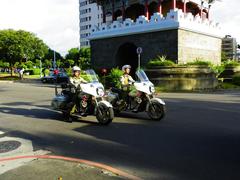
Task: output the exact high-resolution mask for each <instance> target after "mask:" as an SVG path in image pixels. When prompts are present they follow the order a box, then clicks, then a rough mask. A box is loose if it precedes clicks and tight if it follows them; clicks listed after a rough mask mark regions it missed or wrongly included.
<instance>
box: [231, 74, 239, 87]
mask: <svg viewBox="0 0 240 180" xmlns="http://www.w3.org/2000/svg"><path fill="white" fill-rule="evenodd" d="M232 82H233V84H235V85H238V86H240V75H237V76H234V77H233V79H232Z"/></svg>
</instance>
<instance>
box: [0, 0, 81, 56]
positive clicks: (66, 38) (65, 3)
mask: <svg viewBox="0 0 240 180" xmlns="http://www.w3.org/2000/svg"><path fill="white" fill-rule="evenodd" d="M78 8H79V5H78V0H21V1H19V0H1V1H0V29H8V28H12V29H24V30H26V31H31V32H33V33H35V34H36V35H37V36H38V37H39V38H41V39H43V40H44V41H45V43H46V44H47V45H48V46H50V48H52V49H55V50H57V51H59V52H60V53H61V54H66V52H67V50H68V49H70V48H72V47H78V46H79V19H78V17H79V16H78Z"/></svg>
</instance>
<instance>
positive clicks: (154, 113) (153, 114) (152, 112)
mask: <svg viewBox="0 0 240 180" xmlns="http://www.w3.org/2000/svg"><path fill="white" fill-rule="evenodd" d="M147 113H148V116H149V117H150V118H151V119H152V120H156V121H160V120H162V119H163V118H164V116H165V114H166V107H165V105H163V104H160V103H159V102H158V101H151V103H150V104H149V107H148V111H147Z"/></svg>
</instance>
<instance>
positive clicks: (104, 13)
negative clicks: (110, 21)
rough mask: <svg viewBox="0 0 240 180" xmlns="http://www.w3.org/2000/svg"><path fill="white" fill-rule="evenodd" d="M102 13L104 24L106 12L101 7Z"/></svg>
mask: <svg viewBox="0 0 240 180" xmlns="http://www.w3.org/2000/svg"><path fill="white" fill-rule="evenodd" d="M102 13H103V23H106V12H105V7H104V6H102Z"/></svg>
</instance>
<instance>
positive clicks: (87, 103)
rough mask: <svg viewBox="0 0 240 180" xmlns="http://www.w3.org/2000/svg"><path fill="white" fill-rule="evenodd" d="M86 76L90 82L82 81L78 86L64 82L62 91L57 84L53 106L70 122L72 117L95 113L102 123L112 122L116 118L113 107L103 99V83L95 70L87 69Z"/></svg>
mask: <svg viewBox="0 0 240 180" xmlns="http://www.w3.org/2000/svg"><path fill="white" fill-rule="evenodd" d="M84 76H85V77H86V79H87V80H88V83H81V84H80V86H79V87H78V88H73V87H72V86H71V85H70V84H64V85H62V91H61V92H60V93H58V90H57V86H56V90H55V92H56V96H55V97H54V98H53V100H52V107H53V108H54V109H55V110H58V111H61V112H62V113H63V115H64V118H65V120H67V121H69V122H72V118H78V117H82V116H87V115H95V116H96V118H97V120H98V121H99V123H100V124H102V125H107V124H109V123H111V122H112V120H113V118H114V112H113V107H112V105H111V104H110V103H109V102H108V101H105V100H104V99H103V96H104V94H105V92H104V87H103V85H102V84H101V83H100V82H99V80H98V77H97V75H96V73H95V72H94V70H86V71H85V75H84ZM73 97H75V99H76V98H77V103H75V102H73V101H74V100H73ZM74 107H75V108H74Z"/></svg>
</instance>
